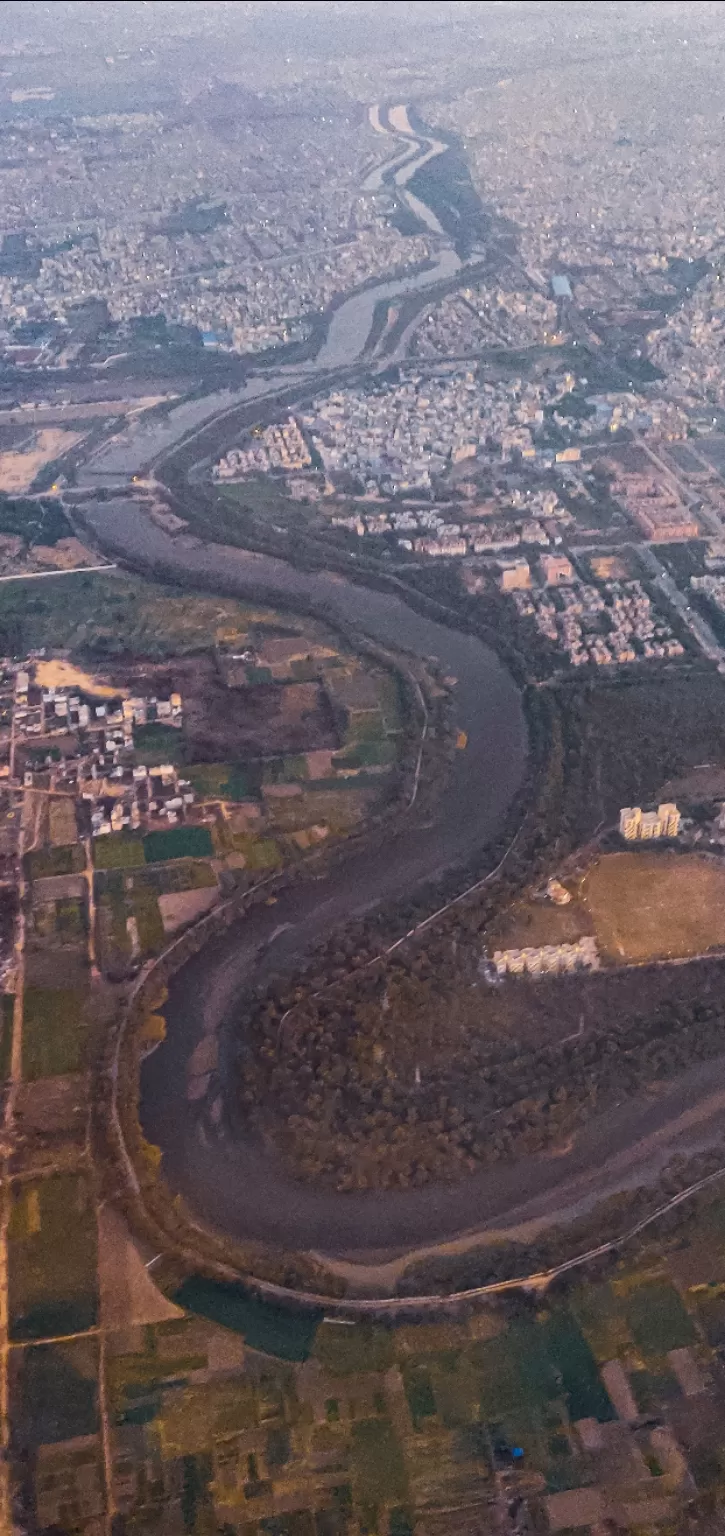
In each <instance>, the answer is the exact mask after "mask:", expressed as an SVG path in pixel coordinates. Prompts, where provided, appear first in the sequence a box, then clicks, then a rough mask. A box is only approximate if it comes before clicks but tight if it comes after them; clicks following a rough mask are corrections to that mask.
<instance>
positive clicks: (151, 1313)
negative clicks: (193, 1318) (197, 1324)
mask: <svg viewBox="0 0 725 1536" xmlns="http://www.w3.org/2000/svg"><path fill="white" fill-rule="evenodd" d="M98 1271H99V1281H100V1289H101V1317H102V1320H103V1324H104V1327H106V1328H114V1329H115V1328H119V1329H127V1328H134V1327H139V1326H144V1325H145V1326H147V1325H148V1324H149V1323H164V1322H168V1321H171V1320H172V1319H174V1318H179V1317H183V1315H184V1314H183V1312H182V1311H181V1309H180V1308H179V1307H176V1306H174V1303H173V1302H171V1301H167V1299H166V1297H165V1296H164V1295H163V1294H162V1292H161V1291H159V1290H158V1289H157V1287H156V1286H155V1285H154V1282H153V1280H152V1278H151V1275H150V1274H149V1272H148V1270H147V1268H146V1266H145V1264H144V1261H143V1259H142V1257H141V1254H140V1253H139V1251H138V1248H137V1247H136V1244H135V1243H134V1241H133V1238H132V1237H131V1234H130V1233H129V1231H128V1228H127V1226H126V1224H125V1222H124V1221H123V1218H122V1217H121V1216H119V1215H118V1213H117V1212H116V1211H114V1210H112V1209H111V1207H110V1206H108V1205H104V1206H101V1208H100V1209H99V1212H98Z"/></svg>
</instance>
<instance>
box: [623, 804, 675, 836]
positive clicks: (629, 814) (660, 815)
mask: <svg viewBox="0 0 725 1536" xmlns="http://www.w3.org/2000/svg"><path fill="white" fill-rule="evenodd" d="M680 820H681V818H680V812H679V810H678V809H677V806H676V805H674V804H673V803H672V802H671V801H664V802H663V803H662V805H658V807H657V810H656V811H643V810H642V807H641V806H639V805H625V806H624V807H623V808H622V810H621V811H620V813H619V831H620V835H621V836H622V837H623V838H625V839H626V841H627V842H628V843H633V842H650V841H652V840H653V839H656V838H660V837H677V836H678V835H679V831H680Z"/></svg>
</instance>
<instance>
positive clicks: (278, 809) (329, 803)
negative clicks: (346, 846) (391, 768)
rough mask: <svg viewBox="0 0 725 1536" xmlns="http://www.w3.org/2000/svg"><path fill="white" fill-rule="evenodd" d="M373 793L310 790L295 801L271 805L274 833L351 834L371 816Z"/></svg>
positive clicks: (269, 808)
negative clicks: (318, 830) (323, 830)
mask: <svg viewBox="0 0 725 1536" xmlns="http://www.w3.org/2000/svg"><path fill="white" fill-rule="evenodd" d="M374 798H375V794H374V791H373V790H369V789H359V790H355V789H353V790H347V789H343V790H335V789H329V790H309V791H307V793H304V792H303V793H302V794H301V795H296V796H295V797H294V799H291V800H288V799H282V800H274V801H269V802H268V804H267V810H268V812H269V818H270V830H272V831H274V832H295V831H297V829H298V828H300V827H309V826H313V825H316V826H319V825H320V824H322V825H324V826H327V827H329V829H330V831H331V832H332V833H333V835H336V836H341V835H342V834H343V833H345V832H350V831H352V829H353V828H354V827H357V826H359V825H360V822H361V821H362V820H363V818H364V817H365V816H366V815H367V814H368V812H369V810H370V806H371V803H372V801H373V800H374Z"/></svg>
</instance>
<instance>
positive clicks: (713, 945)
mask: <svg viewBox="0 0 725 1536" xmlns="http://www.w3.org/2000/svg"><path fill="white" fill-rule="evenodd" d="M580 895H581V897H582V899H583V900H584V902H585V903H586V906H587V907H588V909H589V912H590V913H591V916H592V920H593V921H592V928H593V930H594V932H595V933H596V936H597V941H598V944H599V948H600V950H601V951H602V953H603V954H604V955H607V956H608V957H609V958H611V959H612V960H619V961H620V962H621V961H624V962H631V961H646V960H660V959H675V958H678V957H680V956H681V957H683V958H685V957H686V956H688V955H700V954H704V953H706V952H707V951H708V950H711V949H717V948H719V947H720V946H725V864H721V863H720V862H719V861H715V860H714V859H709V858H704V857H703V856H702V855H700V854H694V853H693V854H669V853H613V854H607V855H605V857H604V858H602V859H600V860H599V862H598V863H597V864H595V865H594V866H593V867H592V869H590V871H589V873H588V874H587V875H586V877H585V879H584V881H583V883H582V887H581V892H580Z"/></svg>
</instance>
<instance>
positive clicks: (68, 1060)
mask: <svg viewBox="0 0 725 1536" xmlns="http://www.w3.org/2000/svg"><path fill="white" fill-rule="evenodd" d="M88 1031H89V1020H88V1017H87V1014H86V997H85V995H84V993H83V991H82V990H81V989H80V988H79V987H39V986H28V987H26V988H25V994H24V999H23V1080H24V1081H25V1082H35V1081H36V1080H37V1079H38V1078H41V1077H61V1076H63V1075H64V1074H65V1073H68V1072H80V1071H82V1070H83V1068H84V1067H85V1065H86V1045H87V1040H88Z"/></svg>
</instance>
